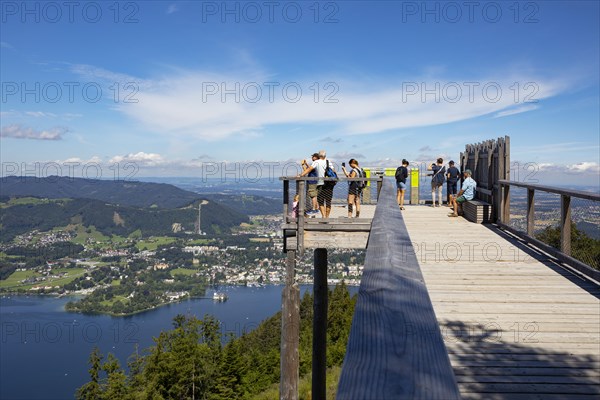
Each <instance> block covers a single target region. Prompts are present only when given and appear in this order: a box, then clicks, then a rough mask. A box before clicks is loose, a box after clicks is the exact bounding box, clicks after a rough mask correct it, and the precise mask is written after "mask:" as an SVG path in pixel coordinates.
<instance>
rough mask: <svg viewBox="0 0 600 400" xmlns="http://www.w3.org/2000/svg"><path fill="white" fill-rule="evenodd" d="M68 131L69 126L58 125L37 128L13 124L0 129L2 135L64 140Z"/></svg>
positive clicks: (0, 135) (14, 137)
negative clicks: (47, 128) (41, 128)
mask: <svg viewBox="0 0 600 400" xmlns="http://www.w3.org/2000/svg"><path fill="white" fill-rule="evenodd" d="M68 131H69V130H68V129H67V128H62V127H56V128H52V129H49V130H36V129H33V128H31V127H26V126H22V125H19V124H13V125H8V126H3V127H2V129H1V130H0V137H2V138H12V139H32V140H62V138H63V135H64V134H65V133H67V132H68Z"/></svg>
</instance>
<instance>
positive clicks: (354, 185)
mask: <svg viewBox="0 0 600 400" xmlns="http://www.w3.org/2000/svg"><path fill="white" fill-rule="evenodd" d="M348 165H349V166H350V168H352V169H351V170H350V172H348V171H347V170H346V166H345V165H344V163H342V171H344V174H345V175H346V177H348V178H365V177H366V174H365V171H364V170H363V169H362V168H360V167H359V166H358V161H356V160H355V159H354V158H351V159H350V161H348ZM364 188H365V181H350V182H348V218H352V210H353V209H356V218H358V217H360V196H361V194H362V191H363V189H364Z"/></svg>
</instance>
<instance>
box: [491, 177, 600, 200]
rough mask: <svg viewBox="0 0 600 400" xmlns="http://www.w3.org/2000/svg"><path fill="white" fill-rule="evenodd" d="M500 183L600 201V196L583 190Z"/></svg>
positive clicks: (531, 184)
mask: <svg viewBox="0 0 600 400" xmlns="http://www.w3.org/2000/svg"><path fill="white" fill-rule="evenodd" d="M498 182H499V183H500V184H501V185H505V186H517V187H522V188H526V189H534V190H541V191H542V192H549V193H557V194H561V195H565V196H571V197H577V198H579V199H586V200H593V201H600V194H598V193H592V192H584V191H582V190H571V189H563V188H557V187H554V186H545V185H537V184H533V183H523V182H516V181H507V180H500V181H498Z"/></svg>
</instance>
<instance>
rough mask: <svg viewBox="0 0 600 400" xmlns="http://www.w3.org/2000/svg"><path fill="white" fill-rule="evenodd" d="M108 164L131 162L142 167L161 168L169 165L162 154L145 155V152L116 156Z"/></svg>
mask: <svg viewBox="0 0 600 400" xmlns="http://www.w3.org/2000/svg"><path fill="white" fill-rule="evenodd" d="M108 162H109V164H115V163H127V162H130V163H135V164H139V165H142V166H159V165H163V164H166V163H167V162H166V160H165V159H164V158H163V157H162V156H161V155H160V154H156V153H144V152H143V151H140V152H138V153H130V154H127V155H125V156H114V157H112V158H111V159H110V160H109V161H108Z"/></svg>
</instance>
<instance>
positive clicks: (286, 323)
mask: <svg viewBox="0 0 600 400" xmlns="http://www.w3.org/2000/svg"><path fill="white" fill-rule="evenodd" d="M295 268H296V251H295V250H288V252H287V260H286V276H285V287H284V288H283V292H282V293H281V361H280V368H281V383H280V385H279V398H280V399H285V400H297V399H298V380H299V367H300V362H299V355H298V347H299V344H300V288H299V287H298V284H297V283H295Z"/></svg>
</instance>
